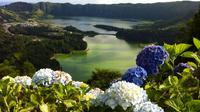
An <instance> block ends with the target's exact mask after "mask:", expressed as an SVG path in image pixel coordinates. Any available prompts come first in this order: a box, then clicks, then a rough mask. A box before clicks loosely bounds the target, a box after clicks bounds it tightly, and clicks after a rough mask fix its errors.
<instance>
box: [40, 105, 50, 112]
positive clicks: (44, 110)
mask: <svg viewBox="0 0 200 112" xmlns="http://www.w3.org/2000/svg"><path fill="white" fill-rule="evenodd" d="M39 108H40V110H41V112H49V109H48V106H47V104H44V103H43V104H42V105H40V106H39Z"/></svg>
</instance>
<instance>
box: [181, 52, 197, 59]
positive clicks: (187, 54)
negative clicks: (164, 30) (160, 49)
mask: <svg viewBox="0 0 200 112" xmlns="http://www.w3.org/2000/svg"><path fill="white" fill-rule="evenodd" d="M194 54H195V53H193V52H192V51H186V52H184V53H183V54H181V57H184V58H194V57H193V56H192V55H194Z"/></svg>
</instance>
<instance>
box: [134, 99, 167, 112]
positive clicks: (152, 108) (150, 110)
mask: <svg viewBox="0 0 200 112" xmlns="http://www.w3.org/2000/svg"><path fill="white" fill-rule="evenodd" d="M133 112H164V110H163V109H162V108H161V107H159V106H158V105H156V104H154V103H152V102H150V101H148V102H144V103H141V104H138V105H136V106H135V108H134V110H133Z"/></svg>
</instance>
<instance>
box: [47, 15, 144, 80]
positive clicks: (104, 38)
mask: <svg viewBox="0 0 200 112" xmlns="http://www.w3.org/2000/svg"><path fill="white" fill-rule="evenodd" d="M48 22H51V23H54V24H57V25H62V26H69V25H72V26H75V27H77V28H78V29H80V30H84V31H96V32H99V33H104V34H113V33H116V32H112V31H111V32H110V31H106V30H102V29H98V28H95V27H93V25H95V24H104V25H112V26H116V27H121V28H131V27H132V26H133V25H136V24H140V23H141V22H138V21H137V22H132V21H122V20H116V19H103V18H91V17H77V18H74V17H73V18H68V19H65V20H62V19H55V20H48ZM84 40H85V41H86V42H87V43H88V51H87V53H86V54H85V55H83V54H79V55H77V54H74V55H73V54H72V55H59V56H56V58H57V60H58V61H59V62H60V64H61V66H62V68H63V70H64V71H66V72H68V73H69V74H71V75H72V77H73V79H74V80H81V81H82V80H87V79H89V78H90V77H91V75H92V71H93V70H95V68H101V69H113V70H118V71H120V72H122V73H123V72H125V71H126V70H127V69H128V68H129V67H132V66H135V58H136V55H137V54H138V52H139V51H140V50H141V49H142V48H141V46H139V45H138V44H130V43H127V42H126V41H124V40H120V39H117V38H116V36H114V35H97V36H95V37H85V38H84Z"/></svg>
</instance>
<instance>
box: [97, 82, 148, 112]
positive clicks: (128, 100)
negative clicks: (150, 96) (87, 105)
mask: <svg viewBox="0 0 200 112" xmlns="http://www.w3.org/2000/svg"><path fill="white" fill-rule="evenodd" d="M145 101H147V94H146V91H145V90H143V88H140V87H139V86H137V85H135V84H134V83H129V82H126V81H118V82H116V83H114V84H112V86H111V87H110V88H108V89H107V90H106V91H105V92H104V94H100V95H98V96H97V98H96V100H95V103H96V104H94V105H95V106H103V105H107V106H109V107H111V108H112V109H115V108H116V107H117V106H121V107H122V108H123V109H124V110H126V109H127V108H128V107H132V106H133V105H136V104H138V103H142V102H145Z"/></svg>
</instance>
